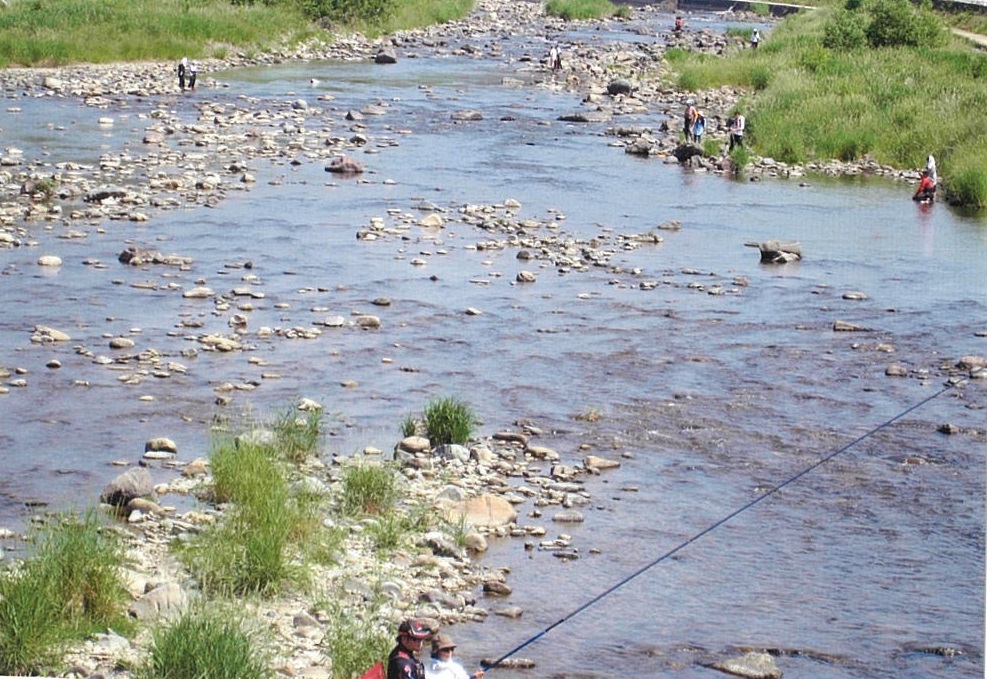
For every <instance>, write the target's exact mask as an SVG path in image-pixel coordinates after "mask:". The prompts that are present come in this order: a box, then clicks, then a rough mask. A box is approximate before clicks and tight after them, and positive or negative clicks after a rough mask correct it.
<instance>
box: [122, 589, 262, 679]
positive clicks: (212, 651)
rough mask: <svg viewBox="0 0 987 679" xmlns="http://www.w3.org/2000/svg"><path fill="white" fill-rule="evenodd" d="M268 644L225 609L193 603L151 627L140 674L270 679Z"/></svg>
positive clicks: (142, 678) (163, 678) (141, 677)
mask: <svg viewBox="0 0 987 679" xmlns="http://www.w3.org/2000/svg"><path fill="white" fill-rule="evenodd" d="M269 648H270V643H269V640H268V639H266V638H265V637H264V636H263V635H262V634H261V632H260V631H259V629H256V628H253V627H251V626H249V624H248V623H247V622H246V621H245V620H244V619H243V618H242V617H241V615H240V614H239V613H238V612H236V611H234V610H231V609H229V608H228V607H221V608H219V609H216V608H211V609H207V608H206V607H205V606H203V605H200V606H194V607H192V608H191V609H190V610H189V611H188V612H186V613H185V614H184V615H182V616H181V617H180V618H179V619H177V620H176V621H175V622H174V623H172V624H170V625H167V626H164V627H161V628H159V629H157V630H155V632H154V636H153V641H152V645H151V654H150V659H149V660H148V662H147V664H146V665H145V666H144V667H143V668H141V669H140V670H139V671H138V672H137V673H136V676H137V678H138V679H202V678H203V677H208V678H209V679H271V678H272V677H274V676H275V673H274V671H273V670H272V669H271V661H270V658H271V656H270V652H269Z"/></svg>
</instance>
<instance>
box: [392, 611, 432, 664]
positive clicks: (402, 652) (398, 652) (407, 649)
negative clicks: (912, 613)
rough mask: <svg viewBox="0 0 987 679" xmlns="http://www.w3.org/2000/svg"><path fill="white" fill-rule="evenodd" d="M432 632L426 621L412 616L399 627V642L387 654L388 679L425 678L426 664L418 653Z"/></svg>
mask: <svg viewBox="0 0 987 679" xmlns="http://www.w3.org/2000/svg"><path fill="white" fill-rule="evenodd" d="M431 634H432V630H431V629H430V628H429V627H428V625H426V624H425V622H424V621H422V620H418V619H416V618H410V619H408V620H405V621H404V622H402V623H401V625H400V626H399V627H398V644H397V646H395V647H394V650H392V651H391V654H390V655H388V656H387V679H425V666H424V665H422V662H421V660H419V659H418V656H417V653H418V652H419V651H421V650H422V644H423V643H424V642H425V640H426V639H428V637H429V636H430V635H431Z"/></svg>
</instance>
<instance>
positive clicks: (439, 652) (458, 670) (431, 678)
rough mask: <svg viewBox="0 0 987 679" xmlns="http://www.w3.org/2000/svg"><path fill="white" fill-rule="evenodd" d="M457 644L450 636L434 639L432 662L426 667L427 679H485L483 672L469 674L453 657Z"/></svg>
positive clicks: (441, 635)
mask: <svg viewBox="0 0 987 679" xmlns="http://www.w3.org/2000/svg"><path fill="white" fill-rule="evenodd" d="M455 650H456V644H455V643H454V642H453V640H452V638H451V637H450V636H449V635H448V634H436V635H435V636H434V637H432V660H431V662H429V663H428V664H427V665H426V666H425V679H483V670H482V669H480V670H477V671H476V672H474V673H473V674H469V673H468V672H467V671H466V668H464V667H463V666H462V665H461V664H460V662H459V661H458V660H456V659H454V658H453V657H452V654H453V653H454V652H455Z"/></svg>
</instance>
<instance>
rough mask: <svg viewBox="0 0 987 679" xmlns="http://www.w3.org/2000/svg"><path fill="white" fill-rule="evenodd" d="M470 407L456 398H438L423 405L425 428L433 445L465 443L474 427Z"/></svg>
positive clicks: (474, 419) (474, 417) (475, 421)
mask: <svg viewBox="0 0 987 679" xmlns="http://www.w3.org/2000/svg"><path fill="white" fill-rule="evenodd" d="M476 425H477V420H476V416H475V415H474V414H473V411H472V410H471V409H470V407H469V406H468V405H467V404H466V403H464V402H462V401H460V400H459V399H456V398H440V399H436V400H434V401H431V402H430V403H429V404H428V405H426V406H425V430H426V431H427V432H428V440H429V442H430V443H431V444H432V445H433V446H439V445H443V444H447V443H459V444H464V443H467V442H468V441H469V439H470V436H472V435H473V431H474V429H475V428H476Z"/></svg>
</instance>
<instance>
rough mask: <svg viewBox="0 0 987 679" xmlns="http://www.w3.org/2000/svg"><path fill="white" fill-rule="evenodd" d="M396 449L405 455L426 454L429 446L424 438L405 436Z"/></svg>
mask: <svg viewBox="0 0 987 679" xmlns="http://www.w3.org/2000/svg"><path fill="white" fill-rule="evenodd" d="M398 448H399V449H400V450H403V451H404V452H406V453H412V454H414V453H427V452H428V451H429V450H430V448H431V444H430V443H429V440H428V439H427V438H425V437H424V436H405V437H404V438H403V439H401V441H400V443H398Z"/></svg>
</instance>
